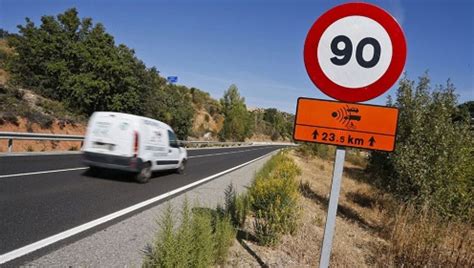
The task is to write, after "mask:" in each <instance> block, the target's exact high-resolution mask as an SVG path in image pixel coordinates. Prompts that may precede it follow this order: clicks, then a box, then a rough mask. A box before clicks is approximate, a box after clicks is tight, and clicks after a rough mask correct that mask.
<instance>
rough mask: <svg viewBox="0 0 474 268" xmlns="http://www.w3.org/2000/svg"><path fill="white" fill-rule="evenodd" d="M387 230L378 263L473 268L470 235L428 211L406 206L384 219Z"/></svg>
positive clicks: (468, 229) (463, 226) (468, 230)
mask: <svg viewBox="0 0 474 268" xmlns="http://www.w3.org/2000/svg"><path fill="white" fill-rule="evenodd" d="M387 219H388V220H391V221H390V222H388V223H387V225H388V226H390V228H389V230H390V232H389V234H390V237H389V241H390V242H391V243H390V245H389V247H388V248H387V250H386V251H383V252H380V258H379V259H378V262H379V263H380V264H391V265H393V266H400V265H408V266H410V267H473V266H474V238H473V237H474V232H473V230H472V228H471V227H470V226H468V225H467V224H464V223H459V222H446V221H444V220H442V219H440V218H439V217H437V216H436V215H435V214H433V213H431V212H430V211H429V210H428V209H426V208H423V209H421V211H420V210H419V209H415V207H414V206H411V205H407V206H402V207H400V208H399V209H398V212H397V213H396V215H395V217H393V218H388V217H387Z"/></svg>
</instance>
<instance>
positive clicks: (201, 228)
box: [143, 199, 235, 267]
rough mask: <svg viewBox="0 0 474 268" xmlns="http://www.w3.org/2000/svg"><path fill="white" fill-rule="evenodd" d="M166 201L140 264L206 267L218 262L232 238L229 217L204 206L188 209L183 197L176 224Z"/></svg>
mask: <svg viewBox="0 0 474 268" xmlns="http://www.w3.org/2000/svg"><path fill="white" fill-rule="evenodd" d="M173 215H174V212H173V210H172V209H171V206H170V205H168V207H167V209H166V211H165V213H164V215H163V217H162V218H161V220H160V222H159V224H160V230H159V232H158V235H157V237H156V240H155V241H154V244H153V246H152V247H150V248H149V249H148V251H147V252H145V258H144V261H143V266H144V267H209V266H211V265H212V264H222V263H224V262H225V260H226V258H227V253H228V250H229V247H230V246H231V245H232V242H233V239H234V238H235V230H234V228H233V226H232V223H231V220H230V217H229V216H227V215H225V214H222V213H218V211H215V210H211V209H207V208H195V209H192V210H191V209H190V206H189V203H188V201H187V199H186V200H185V201H184V203H183V206H182V209H181V224H180V225H179V226H178V227H176V226H175V222H174V220H173Z"/></svg>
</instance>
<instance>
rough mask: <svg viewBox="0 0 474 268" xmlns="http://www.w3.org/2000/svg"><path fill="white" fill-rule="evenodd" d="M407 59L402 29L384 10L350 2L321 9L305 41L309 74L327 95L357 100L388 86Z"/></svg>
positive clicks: (366, 97)
mask: <svg viewBox="0 0 474 268" xmlns="http://www.w3.org/2000/svg"><path fill="white" fill-rule="evenodd" d="M405 59H406V42H405V37H404V35H403V31H402V29H401V28H400V26H399V25H398V23H397V22H396V21H395V19H394V18H393V17H392V16H391V15H390V14H388V13H387V12H386V11H385V10H383V9H381V8H379V7H377V6H374V5H371V4H366V3H348V4H343V5H340V6H337V7H335V8H333V9H331V10H329V11H327V12H326V13H324V14H323V15H322V16H321V17H319V18H318V20H317V21H316V22H315V23H314V24H313V26H312V27H311V29H310V30H309V32H308V36H307V37H306V42H305V45H304V62H305V65H306V70H307V72H308V75H309V77H310V78H311V80H312V81H313V82H314V84H315V85H316V86H317V87H318V88H319V89H320V90H321V91H323V92H324V93H325V94H326V95H328V96H330V97H333V98H335V99H337V100H340V101H347V102H360V101H366V100H370V99H373V98H375V97H377V96H379V95H381V94H382V93H384V92H385V91H387V90H388V89H389V88H390V87H391V86H392V85H393V84H394V83H395V82H396V81H397V79H398V77H399V76H400V74H401V72H402V71H403V67H404V65H405Z"/></svg>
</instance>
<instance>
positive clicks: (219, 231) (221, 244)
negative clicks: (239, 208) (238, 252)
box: [214, 215, 236, 264]
mask: <svg viewBox="0 0 474 268" xmlns="http://www.w3.org/2000/svg"><path fill="white" fill-rule="evenodd" d="M214 226H215V227H214V236H215V238H214V240H215V263H216V264H223V263H224V262H225V261H226V259H227V255H228V253H229V248H230V247H231V246H232V243H233V242H234V238H235V235H236V233H235V229H234V227H233V226H232V221H231V219H230V217H229V216H228V215H224V216H219V215H218V216H217V217H216V221H215V224H214Z"/></svg>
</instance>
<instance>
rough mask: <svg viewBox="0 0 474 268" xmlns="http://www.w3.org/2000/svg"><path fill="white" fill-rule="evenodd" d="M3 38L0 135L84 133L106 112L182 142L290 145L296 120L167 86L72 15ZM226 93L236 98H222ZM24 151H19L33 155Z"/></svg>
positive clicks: (100, 29) (239, 100) (99, 29)
mask: <svg viewBox="0 0 474 268" xmlns="http://www.w3.org/2000/svg"><path fill="white" fill-rule="evenodd" d="M0 33H1V37H2V38H0V104H1V107H0V130H3V131H29V132H47V133H59V132H61V133H69V132H70V133H83V132H84V129H85V125H86V121H87V118H88V117H89V116H90V115H91V114H92V113H93V112H94V111H104V110H105V111H116V112H124V113H131V114H136V115H141V116H147V117H151V118H155V119H158V120H160V121H163V122H165V123H167V124H169V125H170V126H171V127H172V128H173V129H174V130H175V132H176V134H177V135H178V137H179V138H180V139H189V140H229V141H237V140H258V141H262V140H290V139H291V132H292V125H293V115H290V114H287V113H283V112H280V111H278V110H277V109H273V108H272V109H257V110H253V111H249V110H248V109H247V107H246V105H245V99H244V98H243V97H240V94H239V93H238V89H237V87H236V86H235V85H231V86H230V87H229V89H228V91H226V92H225V93H224V97H223V98H222V99H221V100H216V99H213V98H212V97H211V96H210V94H209V93H207V92H205V91H204V90H201V89H197V88H194V87H191V88H188V87H186V86H183V85H174V84H169V83H168V82H167V81H166V79H165V78H163V77H162V76H160V72H159V71H158V70H157V69H156V68H155V67H151V68H150V67H147V66H145V64H144V63H143V62H142V61H141V60H140V59H138V58H137V57H136V56H135V52H134V51H133V49H130V48H128V47H127V46H126V45H124V44H116V43H115V41H114V37H113V36H112V35H110V34H109V33H107V32H106V29H105V27H104V25H102V24H101V23H96V24H94V23H93V22H92V19H91V18H82V19H80V18H79V17H78V12H77V10H76V9H74V8H72V9H68V10H66V11H65V12H64V13H62V14H59V15H57V16H56V17H54V16H44V17H43V18H42V21H41V25H38V26H36V25H34V24H33V23H31V22H30V21H29V20H28V19H27V22H26V24H25V25H20V26H19V33H18V34H9V33H8V32H6V31H4V30H2V29H0ZM231 89H232V94H233V95H234V96H233V97H231V98H227V99H225V98H226V97H225V96H226V94H227V93H229V92H230V91H231ZM227 97H229V95H227ZM229 101H230V102H229ZM224 128H225V130H223V129H224ZM58 131H59V132H58ZM26 144H27V145H25V146H19V147H20V148H16V149H20V150H35V151H36V150H38V148H36V147H37V146H35V145H32V144H31V143H26ZM43 147H44V146H43ZM69 147H71V146H69ZM73 147H74V148H75V146H73ZM61 149H67V148H61ZM0 150H2V151H3V149H1V148H0ZM39 150H48V148H46V149H45V148H41V149H39Z"/></svg>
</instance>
